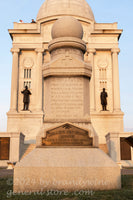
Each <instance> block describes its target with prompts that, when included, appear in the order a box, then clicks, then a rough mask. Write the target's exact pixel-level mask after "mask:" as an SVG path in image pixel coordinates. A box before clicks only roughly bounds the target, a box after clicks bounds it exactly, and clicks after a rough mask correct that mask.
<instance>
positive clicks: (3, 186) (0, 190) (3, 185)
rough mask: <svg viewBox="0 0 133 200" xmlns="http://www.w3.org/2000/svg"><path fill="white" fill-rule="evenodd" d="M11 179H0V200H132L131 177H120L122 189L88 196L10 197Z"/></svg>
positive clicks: (132, 185) (33, 195) (53, 193)
mask: <svg viewBox="0 0 133 200" xmlns="http://www.w3.org/2000/svg"><path fill="white" fill-rule="evenodd" d="M12 183H13V180H12V178H11V177H10V178H1V179H0V200H6V199H9V200H10V199H11V200H12V199H13V200H69V199H72V200H133V176H132V175H124V176H122V189H121V190H112V191H92V192H91V191H90V192H89V194H85V193H84V194H83V191H81V193H80V194H78V192H77V193H76V194H73V193H66V194H59V191H58V194H57V191H56V192H54V191H53V192H52V194H51V195H50V194H49V193H48V192H46V193H45V194H43V195H41V194H28V195H26V194H25V195H22V194H21V195H16V194H14V195H12Z"/></svg>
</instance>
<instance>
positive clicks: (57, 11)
mask: <svg viewBox="0 0 133 200" xmlns="http://www.w3.org/2000/svg"><path fill="white" fill-rule="evenodd" d="M59 15H71V16H79V17H83V18H86V19H88V20H91V21H95V19H94V15H93V12H92V10H91V8H90V6H89V5H88V3H87V2H86V1H85V0H72V1H70V0H45V2H44V3H43V4H42V6H41V8H40V10H39V12H38V15H37V19H36V20H37V21H39V20H42V19H44V18H46V17H51V16H59Z"/></svg>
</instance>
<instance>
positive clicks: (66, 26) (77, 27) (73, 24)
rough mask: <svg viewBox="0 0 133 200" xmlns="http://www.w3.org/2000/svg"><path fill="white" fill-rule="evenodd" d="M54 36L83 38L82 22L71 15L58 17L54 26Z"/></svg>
mask: <svg viewBox="0 0 133 200" xmlns="http://www.w3.org/2000/svg"><path fill="white" fill-rule="evenodd" d="M51 34H52V38H53V39H55V38H59V37H76V38H80V39H82V37H83V28H82V25H81V23H80V22H79V21H78V20H77V19H75V18H74V17H71V16H64V17H62V18H60V19H58V20H57V21H56V22H55V23H54V25H53V27H52V32H51Z"/></svg>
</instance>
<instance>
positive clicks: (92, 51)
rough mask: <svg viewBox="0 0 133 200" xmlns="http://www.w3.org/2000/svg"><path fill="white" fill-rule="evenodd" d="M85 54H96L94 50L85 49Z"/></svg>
mask: <svg viewBox="0 0 133 200" xmlns="http://www.w3.org/2000/svg"><path fill="white" fill-rule="evenodd" d="M87 53H92V54H95V53H96V49H87Z"/></svg>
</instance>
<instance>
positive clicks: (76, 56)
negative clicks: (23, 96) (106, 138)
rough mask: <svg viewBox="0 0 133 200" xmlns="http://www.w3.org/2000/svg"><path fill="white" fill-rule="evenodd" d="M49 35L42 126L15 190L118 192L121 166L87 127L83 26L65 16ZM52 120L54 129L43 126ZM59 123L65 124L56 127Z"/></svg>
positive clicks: (17, 175)
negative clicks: (106, 152) (48, 59)
mask: <svg viewBox="0 0 133 200" xmlns="http://www.w3.org/2000/svg"><path fill="white" fill-rule="evenodd" d="M51 34H52V40H51V41H50V43H49V46H48V50H49V52H50V56H51V60H50V62H49V63H47V64H46V65H44V66H43V76H44V79H46V80H45V86H44V91H45V93H46V95H45V99H44V101H45V105H46V107H45V120H46V122H45V120H44V126H43V127H42V128H41V129H40V132H39V134H38V136H37V142H36V148H35V149H34V150H33V151H32V152H31V153H30V154H29V155H27V156H26V157H25V158H24V159H22V160H21V161H20V162H19V163H17V165H16V167H15V169H14V191H15V192H20V191H22V192H23V191H43V190H44V191H45V190H49V189H54V190H68V191H75V190H83V189H84V190H85V189H94V190H105V189H119V188H120V187H121V174H120V168H119V166H118V165H117V164H116V163H115V162H114V161H113V160H112V159H111V158H109V156H107V155H106V154H105V153H104V152H103V151H102V150H100V149H99V148H98V146H99V142H98V135H97V134H96V132H95V130H94V129H93V126H92V123H91V117H90V92H89V87H90V79H91V72H92V67H91V64H90V63H89V62H87V63H86V62H84V56H83V55H84V53H85V52H86V44H85V42H84V41H83V40H82V37H83V28H82V25H81V24H80V22H79V21H78V20H77V19H75V18H73V17H71V16H64V17H62V18H60V19H58V20H57V21H56V22H55V23H54V25H53V27H52V32H51ZM52 120H54V123H56V126H54V125H53V126H52V127H51V126H50V128H47V126H45V123H48V121H49V123H50V125H52V123H53V122H52ZM59 120H63V121H64V123H60V125H59V124H58V123H59ZM82 124H85V126H84V127H83V125H82ZM112 174H113V176H112ZM32 179H34V183H33V181H32ZM22 180H24V182H23V184H21V183H22ZM26 180H29V184H27V181H26Z"/></svg>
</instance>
